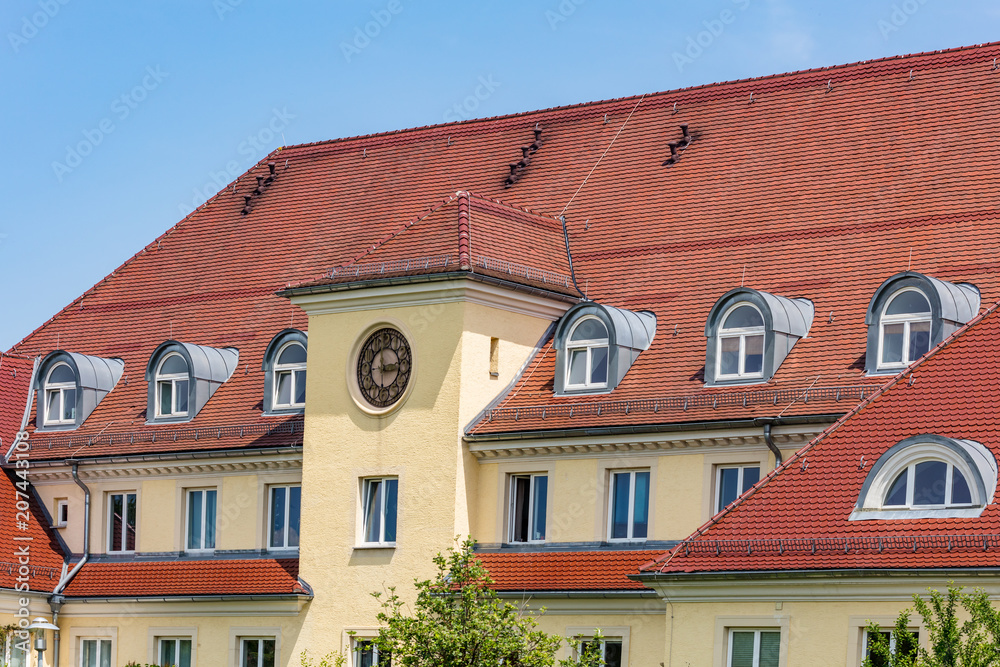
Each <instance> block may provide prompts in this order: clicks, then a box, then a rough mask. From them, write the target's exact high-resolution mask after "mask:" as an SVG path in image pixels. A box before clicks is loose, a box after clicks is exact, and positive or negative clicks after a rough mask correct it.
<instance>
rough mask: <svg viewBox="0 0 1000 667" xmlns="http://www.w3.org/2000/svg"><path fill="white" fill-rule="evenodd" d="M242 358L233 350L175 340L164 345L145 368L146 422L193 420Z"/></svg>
mask: <svg viewBox="0 0 1000 667" xmlns="http://www.w3.org/2000/svg"><path fill="white" fill-rule="evenodd" d="M239 355H240V353H239V351H238V350H236V349H235V348H231V347H224V348H216V347H206V346H204V345H194V344H192V343H181V342H178V341H175V340H168V341H167V342H165V343H161V344H160V345H159V347H157V348H156V350H154V351H153V354H152V356H151V357H150V358H149V363H148V364H147V365H146V381H147V382H148V386H149V389H148V397H147V401H148V407H147V409H146V419H147V421H149V422H179V421H188V420H191V419H193V418H194V417H195V416H197V414H198V413H199V412H200V411H201V409H202V408H203V407H205V404H206V403H208V399H209V398H211V397H212V394H214V393H215V390H216V389H218V388H219V387H220V386H222V384H223V383H224V382H225V381H226V380H228V379H229V378H230V376H231V375H232V374H233V371H235V370H236V365H237V363H238V362H239Z"/></svg>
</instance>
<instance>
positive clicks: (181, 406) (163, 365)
mask: <svg viewBox="0 0 1000 667" xmlns="http://www.w3.org/2000/svg"><path fill="white" fill-rule="evenodd" d="M190 382H191V375H190V373H189V372H188V365H187V362H186V361H184V357H182V356H181V355H179V354H168V355H167V356H166V357H164V359H163V361H161V362H160V367H159V368H158V369H157V371H156V416H157V417H186V416H187V413H188V396H189V394H190Z"/></svg>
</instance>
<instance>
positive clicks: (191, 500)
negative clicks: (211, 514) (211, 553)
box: [187, 491, 203, 549]
mask: <svg viewBox="0 0 1000 667" xmlns="http://www.w3.org/2000/svg"><path fill="white" fill-rule="evenodd" d="M202 495H203V493H202V492H201V491H191V492H189V493H188V540H187V541H188V545H187V548H188V549H201V548H202V542H201V517H202V505H201V503H202Z"/></svg>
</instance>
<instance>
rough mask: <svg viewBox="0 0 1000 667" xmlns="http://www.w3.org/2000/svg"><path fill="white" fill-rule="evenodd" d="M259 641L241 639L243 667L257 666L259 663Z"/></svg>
mask: <svg viewBox="0 0 1000 667" xmlns="http://www.w3.org/2000/svg"><path fill="white" fill-rule="evenodd" d="M259 661H260V641H259V640H257V639H244V640H243V667H258V666H259V664H260V662H259Z"/></svg>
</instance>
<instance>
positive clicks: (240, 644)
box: [236, 635, 281, 667]
mask: <svg viewBox="0 0 1000 667" xmlns="http://www.w3.org/2000/svg"><path fill="white" fill-rule="evenodd" d="M252 641H255V642H257V667H264V665H263V662H264V642H266V641H271V642H274V667H278V665H279V664H280V662H281V656H280V654H279V653H278V649H279V648H280V647H279V645H278V638H277V637H275V636H273V635H254V636H245V635H243V636H239V637H237V638H236V646H237V651H238V653H237V658H236V659H237V663H236V664H237V665H238V666H239V667H242V666H243V658H244V657H245V653H244V650H245V645H246V642H252Z"/></svg>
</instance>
